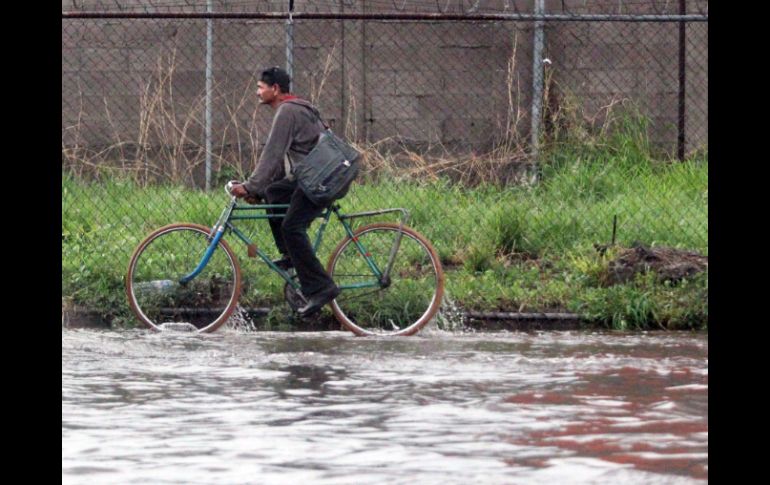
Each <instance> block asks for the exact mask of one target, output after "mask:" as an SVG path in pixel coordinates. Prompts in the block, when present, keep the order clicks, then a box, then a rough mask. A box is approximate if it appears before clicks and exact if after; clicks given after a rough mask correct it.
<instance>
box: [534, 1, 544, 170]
mask: <svg viewBox="0 0 770 485" xmlns="http://www.w3.org/2000/svg"><path fill="white" fill-rule="evenodd" d="M544 13H545V0H535V15H543V14H544ZM543 44H544V33H543V21H542V20H536V21H535V39H534V48H533V53H532V115H531V118H532V130H531V133H532V138H531V144H532V149H531V153H532V158H533V159H534V161H535V162H536V163H537V161H538V157H539V151H540V115H541V113H542V107H543Z"/></svg>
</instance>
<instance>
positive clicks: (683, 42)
mask: <svg viewBox="0 0 770 485" xmlns="http://www.w3.org/2000/svg"><path fill="white" fill-rule="evenodd" d="M686 3H687V2H686V1H685V0H679V14H680V15H684V14H685V13H687V5H686ZM685 27H686V24H685V23H684V22H679V136H678V137H677V156H678V157H679V161H683V160H684V148H685V116H686V114H687V113H686V106H685V102H686V95H687V91H686V90H687V87H686V84H685V72H686V71H687V62H686V60H687V57H686V56H687V36H686V32H685Z"/></svg>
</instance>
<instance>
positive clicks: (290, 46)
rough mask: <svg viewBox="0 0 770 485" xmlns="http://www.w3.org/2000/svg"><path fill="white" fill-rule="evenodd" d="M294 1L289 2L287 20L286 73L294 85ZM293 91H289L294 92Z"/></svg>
mask: <svg viewBox="0 0 770 485" xmlns="http://www.w3.org/2000/svg"><path fill="white" fill-rule="evenodd" d="M293 14H294V0H289V18H288V19H286V72H287V73H289V77H290V78H291V79H292V84H294V82H293V80H294V18H293ZM292 90H293V89H289V91H292Z"/></svg>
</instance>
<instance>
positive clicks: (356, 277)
mask: <svg viewBox="0 0 770 485" xmlns="http://www.w3.org/2000/svg"><path fill="white" fill-rule="evenodd" d="M398 232H399V226H398V224H390V223H376V224H371V225H368V226H364V227H362V228H360V229H358V230H357V231H356V232H355V233H354V236H355V237H353V238H350V237H347V238H345V239H344V240H343V241H342V242H341V243H340V244H339V245H338V246H337V248H336V249H335V250H334V252H333V253H332V255H331V258H330V259H329V264H328V271H329V274H330V275H331V276H332V278H333V279H334V281H335V282H336V283H337V285H338V286H339V287H340V288H342V293H341V294H340V296H338V297H337V298H336V299H335V300H334V301H333V302H332V304H331V306H332V310H333V311H334V315H335V316H336V317H337V320H339V321H340V323H342V324H343V325H344V326H345V327H347V328H348V329H349V330H351V331H352V332H353V333H355V334H357V335H412V334H414V333H416V332H417V331H418V330H420V329H421V328H422V327H423V326H425V324H427V323H428V322H429V321H430V319H431V318H433V316H434V315H435V314H436V312H437V311H438V309H439V307H440V305H441V298H442V296H443V294H444V272H443V270H442V268H441V261H440V260H439V258H438V255H437V254H436V250H435V249H433V246H432V245H431V244H430V242H428V240H427V239H425V237H424V236H422V235H421V234H419V233H418V232H416V231H415V230H414V229H411V228H408V227H405V226H404V227H403V228H402V237H401V241H400V245H399V248H398V252H397V253H396V256H395V259H394V262H393V266H392V268H391V270H390V275H389V279H385V280H383V279H382V278H379V277H378V275H377V271H380V272H384V271H385V270H386V266H387V264H388V260H389V258H390V254H391V250H392V248H393V243H394V241H395V240H396V236H397V235H398ZM372 263H373V264H372ZM375 268H376V269H375Z"/></svg>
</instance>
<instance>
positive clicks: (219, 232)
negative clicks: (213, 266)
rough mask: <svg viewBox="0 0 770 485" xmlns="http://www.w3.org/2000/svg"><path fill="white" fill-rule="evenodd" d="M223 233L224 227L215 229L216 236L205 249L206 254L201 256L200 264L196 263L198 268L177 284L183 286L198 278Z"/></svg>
mask: <svg viewBox="0 0 770 485" xmlns="http://www.w3.org/2000/svg"><path fill="white" fill-rule="evenodd" d="M224 233H225V226H219V229H217V232H216V234H214V238H213V239H212V240H211V244H209V247H208V248H206V253H205V254H204V255H203V259H201V262H200V263H198V267H197V268H195V270H193V272H192V273H190V274H188V275H187V276H184V277H182V278H180V279H179V283H181V284H183V285H185V284H187V283H189V282H190V281H191V280H192V279H193V278H195V277H196V276H198V275H199V274H200V273H201V271H203V268H205V267H206V265H207V264H209V260H210V259H211V255H212V254H214V250H215V249H216V247H217V244H219V240H220V239H222V236H223V235H224Z"/></svg>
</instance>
